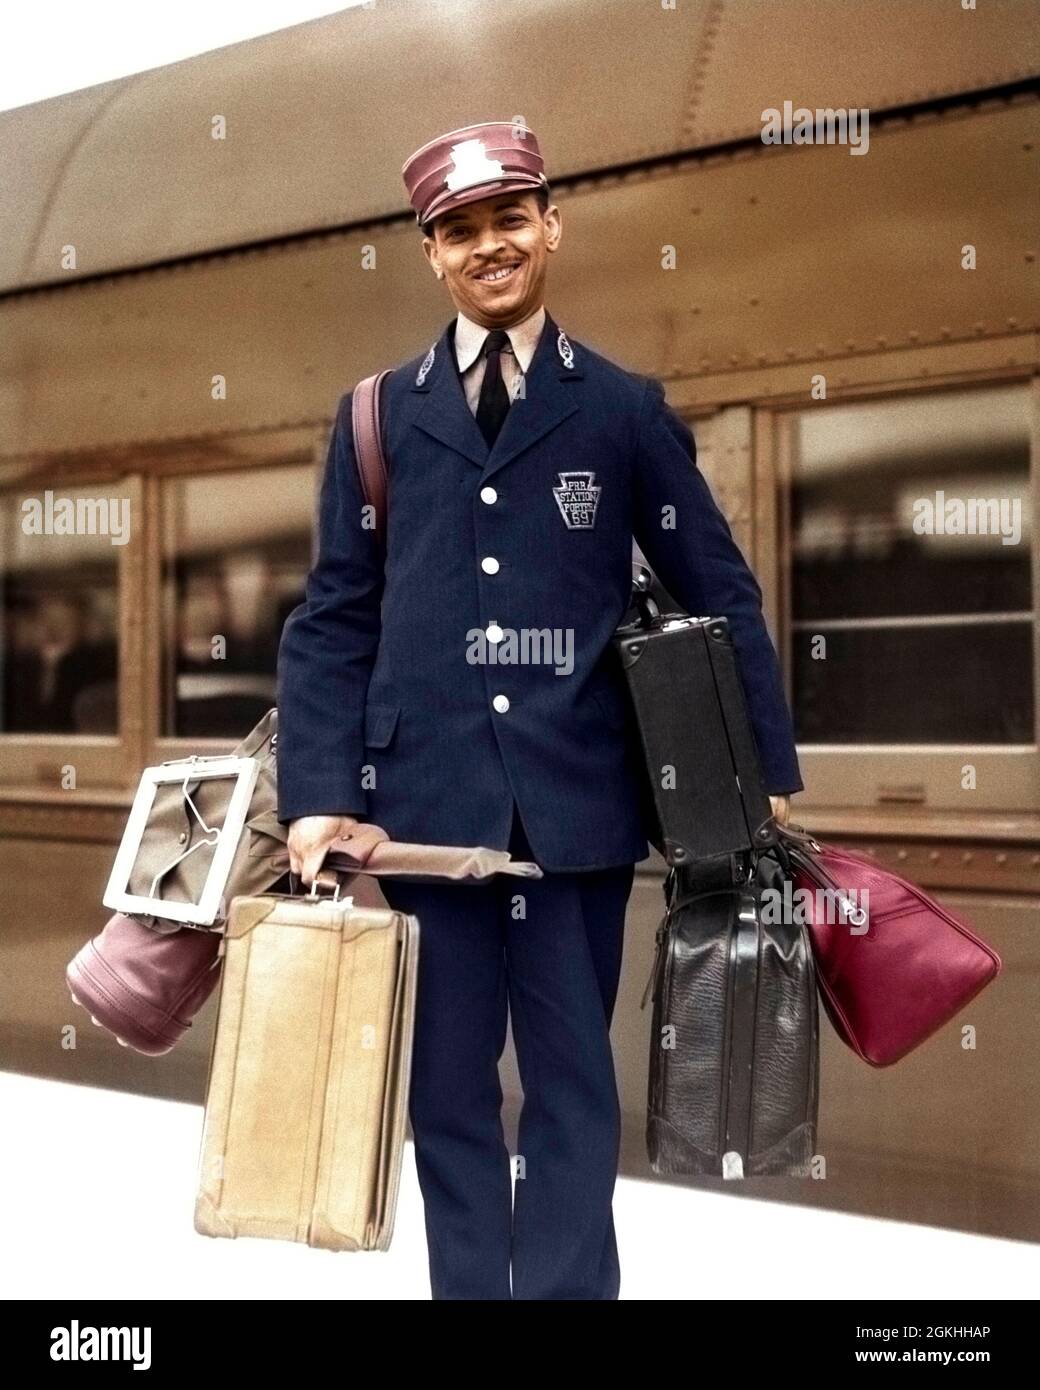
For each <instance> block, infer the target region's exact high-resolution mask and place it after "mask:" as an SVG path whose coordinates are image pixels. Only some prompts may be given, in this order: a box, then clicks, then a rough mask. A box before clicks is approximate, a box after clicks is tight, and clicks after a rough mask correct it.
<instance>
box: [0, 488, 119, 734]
mask: <svg viewBox="0 0 1040 1390" xmlns="http://www.w3.org/2000/svg"><path fill="white" fill-rule="evenodd" d="M130 520H131V508H130V495H129V492H128V490H126V489H125V488H124V487H122V486H121V485H119V484H112V483H104V484H100V483H99V484H97V485H96V486H79V487H60V488H41V489H37V490H36V491H33V492H23V491H18V492H15V491H11V492H5V493H4V494H3V496H2V499H0V537H2V540H0V544H2V546H3V550H2V559H3V568H2V572H0V582H2V584H3V611H4V633H3V645H2V667H3V678H2V685H0V691H2V709H0V732H2V733H5V734H58V735H67V734H115V733H117V731H118V710H119V705H118V679H119V641H118V632H119V561H120V555H121V551H122V547H123V546H125V545H126V544H127V542H128V541H129V539H130Z"/></svg>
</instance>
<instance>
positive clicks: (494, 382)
mask: <svg viewBox="0 0 1040 1390" xmlns="http://www.w3.org/2000/svg"><path fill="white" fill-rule="evenodd" d="M508 344H509V335H508V334H507V333H506V331H505V330H504V329H502V328H495V329H493V330H492V331H491V332H490V333H489V334H488V335H487V337H486V338H485V340H484V354H485V356H486V357H487V365H486V366H485V368H484V380H483V381H482V382H481V384H480V400H479V401H478V402H477V424H478V425H479V426H480V428H481V432H482V433H483V435H484V438H485V439H486V440H487V444H488V448H489V449H493V448H494V446H495V440H496V439H497V438H498V432H499V430H500V429H501V428H502V422H503V420H504V419H505V418H506V416H507V415H508V414H509V392H508V391H507V390H506V383H505V381H504V379H503V377H502V349H503V348H504V347H507V346H508Z"/></svg>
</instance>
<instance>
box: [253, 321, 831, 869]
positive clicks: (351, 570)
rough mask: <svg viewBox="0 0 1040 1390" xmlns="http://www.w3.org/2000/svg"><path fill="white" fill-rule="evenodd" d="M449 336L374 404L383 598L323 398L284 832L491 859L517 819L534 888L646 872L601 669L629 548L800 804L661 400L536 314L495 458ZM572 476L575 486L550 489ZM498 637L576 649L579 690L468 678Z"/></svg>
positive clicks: (295, 638)
mask: <svg viewBox="0 0 1040 1390" xmlns="http://www.w3.org/2000/svg"><path fill="white" fill-rule="evenodd" d="M454 328H455V322H454V320H453V321H452V322H451V323H450V324H449V325H448V327H447V328H446V329H445V331H444V332H443V333H442V335H441V337H440V338H439V340H438V341H437V342H436V343H435V344H434V347H433V349H432V350H431V353H427V354H426V356H425V358H416V359H415V360H414V361H412V362H409V363H407V364H406V365H405V366H403V367H401V368H399V369H398V370H396V371H394V372H393V374H392V375H391V376H389V377H388V378H387V379H386V382H385V383H384V395H383V402H384V422H385V423H384V436H383V437H384V440H385V443H386V448H387V452H388V462H389V473H390V484H389V502H388V510H389V522H388V528H387V553H386V562H385V577H384V564H383V558H382V554H381V551H380V549H379V546H378V543H377V541H376V538H375V534H374V532H373V531H372V530H371V529H370V527H369V526H367V525H366V524H365V521H366V519H365V518H363V505H364V503H363V498H362V494H361V490H360V486H359V483H358V479H357V476H356V470H355V464H354V451H353V441H352V435H351V413H350V409H351V396H350V393H348V394H347V395H345V396H344V397H343V398H342V400H341V401H340V404H339V409H338V412H337V416H336V423H335V426H334V429H333V433H332V439H331V442H330V446H329V453H328V461H327V464H326V470H325V476H324V480H323V484H322V490H321V507H320V519H319V553H318V557H317V560H316V562H315V564H314V567H313V569H312V571H311V573H310V575H309V576H308V580H307V588H306V601H305V602H304V603H303V604H301V605H300V606H299V607H298V608H296V609H295V610H294V611H293V612H292V613H291V614H290V615H289V617H288V619H287V620H286V623H285V627H284V630H283V633H282V639H281V644H280V649H279V657H278V719H279V731H278V817H279V820H280V821H282V822H283V823H288V822H289V821H291V820H294V819H295V818H297V817H298V816H306V815H319V814H348V813H349V814H354V815H357V816H365V817H366V818H367V819H369V820H370V821H373V822H375V823H377V824H379V825H381V826H383V828H384V829H386V830H387V831H388V832H389V834H390V835H391V836H392V837H393V838H394V839H400V840H411V841H420V842H426V843H431V844H454V845H486V846H488V847H490V848H495V849H504V848H506V846H507V843H508V840H509V833H510V828H511V823H512V814H513V801H514V799H515V801H516V804H517V806H518V807H519V810H520V814H521V818H522V820H523V823H524V827H525V829H526V831H527V835H528V839H529V841H530V844H531V847H532V849H533V850H534V853H535V857H536V859H537V861H538V863H539V864H541V865H542V867H543V868H545V869H547V870H550V871H564V870H586V869H599V868H608V867H610V866H613V865H618V864H624V863H632V862H635V861H638V860H641V859H645V858H646V856H647V853H648V848H647V837H646V833H645V823H644V822H643V820H642V814H643V812H642V810H641V807H642V804H643V803H642V801H641V797H640V795H639V790H640V788H639V763H638V757H639V754H638V744H637V738H636V735H635V731H634V729H633V728H632V727H631V720H630V716H629V713H628V710H629V706H628V700H627V695H626V693H625V690H624V683H623V682H624V678H623V675H622V673H621V669H620V665H619V664H616V663H615V660H614V659H613V652H612V648H611V635H612V633H613V632H614V629H615V627H616V626H617V625H618V623H619V622H620V621H621V619H622V618H623V616H624V614H625V611H626V608H627V606H628V603H629V598H630V591H631V577H632V564H631V561H632V538H633V535H634V536H635V539H636V540H637V542H638V544H639V546H640V547H641V549H642V551H643V553H644V555H645V556H646V558H647V560H648V561H649V563H650V565H651V566H652V567H653V569H654V571H655V572H656V574H657V575H658V577H659V579H660V581H661V583H662V584H663V585H664V586H665V588H666V589H667V590H668V591H669V593H671V594H672V595H673V596H674V597H675V598H676V599H677V600H678V601H679V602H680V603H682V604H683V605H684V607H685V608H686V609H687V611H688V612H690V613H693V614H696V615H700V614H710V615H711V616H712V617H719V616H725V617H727V618H728V619H729V621H730V626H731V628H732V632H733V640H734V646H735V648H736V652H737V655H738V658H739V661H740V667H741V672H742V675H743V680H744V684H745V688H746V692H747V698H748V703H749V707H750V714H751V719H752V723H753V726H754V730H755V735H756V739H757V742H758V746H759V751H760V755H761V759H762V764H763V771H764V780H765V786H766V789H767V790H768V791H769V792H771V793H773V794H776V793H784V792H792V791H797V790H799V789H800V788H801V787H802V785H803V783H802V780H801V777H800V775H799V768H798V760H797V756H796V752H795V746H794V737H793V731H792V727H791V719H790V714H789V711H788V707H787V703H786V699H785V695H784V691H783V686H782V682H781V676H780V670H779V665H778V662H777V657H776V652H775V650H774V648H773V645H772V642H771V640H770V637H769V634H768V632H767V630H766V627H765V623H764V620H763V617H762V611H761V590H760V589H759V586H758V584H757V582H756V580H755V577H754V575H753V574H752V573H751V571H750V570H749V569H748V566H747V565H746V563H745V561H744V559H743V557H742V555H741V552H740V550H739V549H738V547H737V545H736V544H735V542H734V541H733V539H732V537H731V534H730V530H729V527H728V525H727V523H726V520H725V518H724V517H723V515H722V513H721V512H720V511H719V509H718V507H717V506H716V504H715V502H714V499H713V498H712V495H711V493H710V491H709V489H708V486H707V483H706V482H705V480H704V477H703V475H702V474H701V473H700V471H699V470H698V469H697V467H696V465H695V447H694V441H693V436H692V434H691V432H690V430H689V428H688V427H687V425H686V424H685V423H684V422H683V421H682V420H681V419H680V418H679V416H678V415H677V414H676V413H675V412H674V411H673V410H672V409H671V408H670V407H669V406H667V405H666V404H665V399H664V388H663V387H662V385H661V383H660V382H659V381H657V380H656V379H654V378H647V377H643V376H638V375H636V374H634V373H631V372H627V371H625V370H623V369H622V368H620V367H618V366H616V365H615V364H614V363H613V362H610V361H609V360H608V359H607V358H605V357H602V356H600V355H599V354H598V353H596V352H593V351H592V350H591V349H589V348H587V347H584V346H583V345H582V344H581V343H579V342H568V340H567V339H566V337H564V336H563V335H561V333H560V329H559V326H558V325H557V324H555V323H554V322H553V320H552V318H551V317H550V316H549V315H548V314H547V315H546V320H545V326H544V329H543V332H542V336H541V338H540V339H539V342H538V346H537V348H536V350H535V354H534V357H533V358H532V360H531V363H530V367H529V369H528V372H527V375H526V378H525V381H524V388H525V390H524V394H523V396H521V397H518V398H517V399H516V400H515V401H514V402H513V404H512V405H511V406H510V408H509V413H508V415H507V416H506V419H505V423H504V424H503V426H502V429H501V432H500V433H499V435H498V438H497V439H496V441H495V444H494V447H493V448H492V449H491V450H490V451H489V450H488V447H487V444H486V442H485V440H484V437H483V435H482V434H481V431H480V428H479V426H478V425H477V422H476V420H475V418H474V417H473V415H472V414H471V412H470V409H469V407H468V405H467V403H466V398H465V395H464V391H463V386H462V382H461V380H460V378H459V375H458V371H457V368H456V365H455V360H454V355H453V350H452V345H453V342H454ZM431 356H432V360H431ZM575 472H576V473H578V474H579V475H581V474H582V473H586V474H588V475H590V476H589V477H588V478H583V477H581V476H579V477H578V478H577V479H564V478H561V476H560V475H561V474H567V473H575ZM575 489H578V490H579V491H578V492H577V493H576V492H575ZM575 497H577V503H578V504H577V505H575V504H574V499H575ZM591 499H595V502H594V506H595V510H594V511H593V510H592V506H591ZM582 503H587V504H590V505H582ZM671 508H674V526H669V525H666V524H665V525H663V524H662V519H665V520H667V518H668V516H669V512H668V509H671ZM568 520H570V522H571V524H570V525H568ZM492 623H494V624H497V625H498V626H499V627H501V628H502V629H503V630H504V631H506V632H508V631H509V630H510V629H512V630H513V631H515V632H516V633H517V634H518V636H519V635H522V630H523V629H532V630H533V629H541V630H544V629H550V630H559V631H560V632H566V630H567V629H572V630H573V661H574V665H573V670H572V671H571V672H570V674H557V667H556V666H555V665H554V664H490V663H489V662H478V663H474V662H472V661H470V660H467V651H468V650H469V651H472V647H473V643H472V638H473V634H474V632H478V631H481V630H484V629H487V628H488V626H489V625H490V624H492ZM487 650H488V651H490V650H491V646H490V645H489V646H488V648H487ZM506 706H507V707H506ZM695 717H696V716H695V713H694V711H692V710H691V711H690V718H691V719H693V718H695Z"/></svg>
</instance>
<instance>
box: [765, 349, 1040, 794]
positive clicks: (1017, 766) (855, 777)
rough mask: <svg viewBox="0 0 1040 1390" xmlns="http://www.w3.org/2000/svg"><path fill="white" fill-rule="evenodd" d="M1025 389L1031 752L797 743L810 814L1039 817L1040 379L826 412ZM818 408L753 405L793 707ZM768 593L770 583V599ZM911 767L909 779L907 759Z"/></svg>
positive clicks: (887, 394) (966, 382) (913, 385)
mask: <svg viewBox="0 0 1040 1390" xmlns="http://www.w3.org/2000/svg"><path fill="white" fill-rule="evenodd" d="M1014 384H1020V385H1023V386H1024V387H1025V388H1026V389H1027V391H1028V393H1029V398H1028V408H1029V417H1030V457H1029V469H1030V477H1029V487H1028V496H1029V502H1030V506H1031V508H1032V518H1031V522H1032V525H1031V531H1032V537H1031V550H1030V561H1031V565H1032V586H1031V587H1032V605H1033V614H1034V625H1033V689H1034V702H1033V714H1034V727H1033V743H1032V744H1009V745H1007V746H1005V747H997V746H994V745H982V744H971V743H956V744H941V745H931V744H890V743H872V744H860V743H857V744H842V743H833V744H832V743H826V744H824V743H813V744H799V746H798V759H799V763H800V765H801V768H802V775H803V780H804V782H805V790H804V791H803V792H800V793H799V794H798V798H799V806H800V807H804V808H809V809H810V810H811V809H813V808H824V807H843V808H844V807H848V808H855V809H858V810H866V811H874V812H877V811H883V810H886V809H888V810H895V809H903V810H914V811H918V812H920V811H926V812H935V813H938V814H942V813H949V812H962V813H966V814H976V813H990V812H999V811H1005V812H1012V813H1030V812H1037V811H1040V634H1038V625H1040V525H1038V519H1040V376H1037V375H1036V373H1035V372H1034V371H1032V370H1030V369H1028V368H1022V367H1017V368H1010V369H1007V370H1004V371H999V370H995V371H990V372H985V373H976V374H957V375H956V376H955V377H953V376H951V377H946V378H943V379H929V378H919V379H914V380H907V381H893V382H886V383H884V384H883V385H874V384H871V385H864V386H862V387H859V388H854V389H852V388H847V389H841V390H837V391H835V390H829V391H828V396H827V400H826V402H819V403H817V407H816V408H818V409H820V410H826V409H828V408H829V407H831V406H842V405H848V404H851V403H854V402H857V403H858V402H875V403H879V404H883V403H885V402H886V401H894V400H898V399H900V398H903V397H905V396H907V395H908V394H914V395H923V394H927V395H933V396H934V395H938V394H941V393H943V392H946V391H949V392H954V391H964V390H965V389H978V390H985V389H986V387H988V386H1001V385H1003V386H1007V385H1014ZM809 408H811V407H810V406H809V405H808V404H807V402H806V398H805V396H804V394H802V395H799V396H797V397H793V396H785V397H779V398H774V399H770V400H768V401H762V402H758V403H756V405H755V411H754V414H755V479H756V494H757V497H758V507H757V508H756V520H757V535H758V537H759V538H760V540H761V544H760V546H759V550H758V554H757V556H756V560H757V563H758V564H759V566H760V567H761V570H762V573H763V574H764V575H765V576H767V578H768V581H769V583H768V601H769V607H770V612H771V614H772V616H773V619H774V621H775V629H774V630H775V632H776V634H777V638H778V643H777V645H778V651H779V654H780V659H781V665H782V667H783V672H784V683H785V689H786V692H787V697H788V700H789V702H791V705H792V708H793V690H792V671H793V630H792V618H793V615H792V584H791V580H792V565H793V552H792V547H791V540H792V535H791V531H792V528H791V488H792V479H793V465H794V456H795V449H794V429H795V417H796V416H797V415H799V414H800V413H802V412H804V411H805V410H806V409H809ZM766 589H767V585H766V582H765V581H763V590H764V591H766ZM908 759H912V760H913V769H912V775H910V776H908V775H907V760H908ZM964 764H971V765H972V766H973V767H974V768H975V771H976V787H975V789H974V790H972V791H964V790H961V768H962V766H963V765H964Z"/></svg>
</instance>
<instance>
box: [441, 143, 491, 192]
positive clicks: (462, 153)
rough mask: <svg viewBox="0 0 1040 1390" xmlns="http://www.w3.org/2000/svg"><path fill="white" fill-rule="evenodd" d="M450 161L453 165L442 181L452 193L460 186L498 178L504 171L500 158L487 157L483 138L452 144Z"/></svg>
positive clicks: (471, 185)
mask: <svg viewBox="0 0 1040 1390" xmlns="http://www.w3.org/2000/svg"><path fill="white" fill-rule="evenodd" d="M451 162H452V164H453V165H454V166H455V167H454V168H453V169H452V170H451V172H450V173H449V174H448V176H447V178H446V179H445V180H444V182H445V184H446V185H447V187H448V188H449V189H450V191H451V192H452V193H456V192H457V191H458V190H459V189H460V188H472V187H474V185H475V184H478V183H488V182H490V180H492V179H500V178H502V177H503V175H504V172H505V171H504V170H503V168H502V162H501V160H498V159H488V154H487V146H486V145H485V144H484V141H483V140H463V141H461V142H460V143H459V144H458V145H452V147H451Z"/></svg>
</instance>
